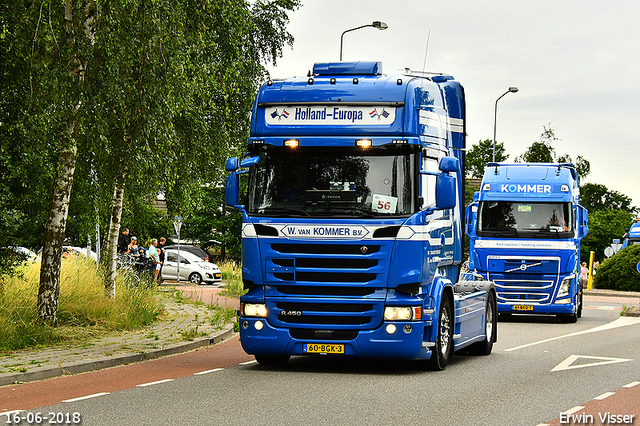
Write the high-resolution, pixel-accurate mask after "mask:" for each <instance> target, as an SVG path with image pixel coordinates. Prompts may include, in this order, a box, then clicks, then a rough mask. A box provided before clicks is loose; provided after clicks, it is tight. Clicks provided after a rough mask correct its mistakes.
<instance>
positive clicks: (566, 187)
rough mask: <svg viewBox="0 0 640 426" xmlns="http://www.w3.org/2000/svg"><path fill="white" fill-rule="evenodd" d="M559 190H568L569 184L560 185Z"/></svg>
mask: <svg viewBox="0 0 640 426" xmlns="http://www.w3.org/2000/svg"><path fill="white" fill-rule="evenodd" d="M560 192H569V185H566V184H564V185H562V186H561V187H560Z"/></svg>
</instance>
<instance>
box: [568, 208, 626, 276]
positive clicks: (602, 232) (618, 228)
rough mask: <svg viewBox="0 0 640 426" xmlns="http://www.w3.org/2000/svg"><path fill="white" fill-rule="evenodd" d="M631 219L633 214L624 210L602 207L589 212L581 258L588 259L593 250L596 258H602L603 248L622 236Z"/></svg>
mask: <svg viewBox="0 0 640 426" xmlns="http://www.w3.org/2000/svg"><path fill="white" fill-rule="evenodd" d="M632 219H633V215H632V214H631V213H629V212H628V211H625V210H618V209H609V208H604V209H600V210H596V211H594V212H593V213H592V212H589V233H588V234H587V236H586V237H584V238H583V239H582V243H581V247H580V256H581V258H582V259H589V253H590V252H591V251H593V252H594V253H595V257H596V259H597V260H601V259H603V258H604V250H605V249H606V248H607V247H608V246H609V245H610V244H611V241H612V240H613V239H614V238H620V237H622V235H623V234H624V233H625V230H626V229H628V227H629V223H631V222H632ZM598 273H600V270H599V269H598Z"/></svg>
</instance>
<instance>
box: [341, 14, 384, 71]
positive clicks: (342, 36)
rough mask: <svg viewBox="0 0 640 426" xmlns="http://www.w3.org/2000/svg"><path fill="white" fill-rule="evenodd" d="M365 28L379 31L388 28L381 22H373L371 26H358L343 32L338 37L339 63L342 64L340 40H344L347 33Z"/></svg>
mask: <svg viewBox="0 0 640 426" xmlns="http://www.w3.org/2000/svg"><path fill="white" fill-rule="evenodd" d="M365 27H373V28H377V29H379V30H386V29H387V28H389V26H388V25H387V24H385V23H384V22H382V21H373V23H371V24H368V25H360V26H359V27H355V28H351V29H349V30H346V31H344V32H343V33H342V35H341V36H340V62H342V40H343V38H344V35H345V33H348V32H349V31H355V30H359V29H360V28H365Z"/></svg>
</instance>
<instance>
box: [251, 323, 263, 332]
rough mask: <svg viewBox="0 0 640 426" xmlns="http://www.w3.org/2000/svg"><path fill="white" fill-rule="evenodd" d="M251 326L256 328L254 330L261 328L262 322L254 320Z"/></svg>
mask: <svg viewBox="0 0 640 426" xmlns="http://www.w3.org/2000/svg"><path fill="white" fill-rule="evenodd" d="M253 326H254V327H255V328H256V330H258V331H260V330H262V327H264V324H263V323H262V321H256V323H255V324H254V325H253Z"/></svg>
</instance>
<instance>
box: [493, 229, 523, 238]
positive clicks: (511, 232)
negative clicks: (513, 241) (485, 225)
mask: <svg viewBox="0 0 640 426" xmlns="http://www.w3.org/2000/svg"><path fill="white" fill-rule="evenodd" d="M486 232H489V233H490V234H491V236H492V237H504V236H507V237H509V236H515V237H517V236H518V230H517V229H516V228H510V227H508V228H503V229H500V230H498V231H494V230H491V231H486Z"/></svg>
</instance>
